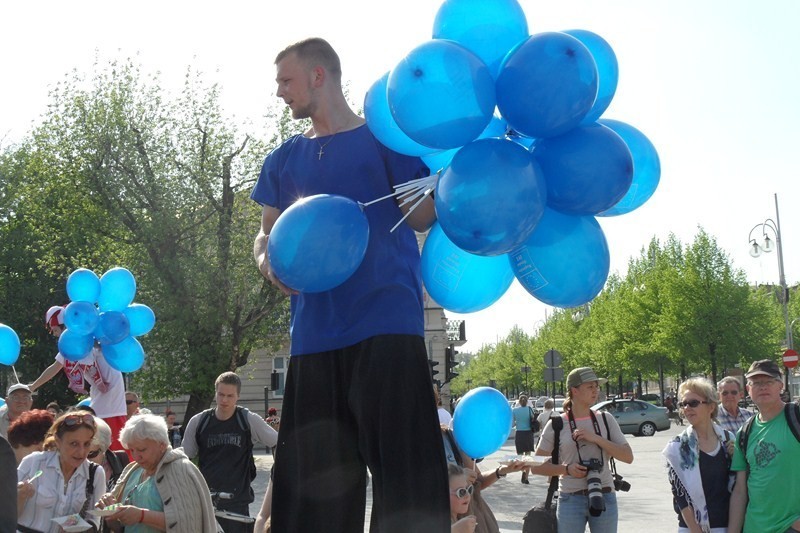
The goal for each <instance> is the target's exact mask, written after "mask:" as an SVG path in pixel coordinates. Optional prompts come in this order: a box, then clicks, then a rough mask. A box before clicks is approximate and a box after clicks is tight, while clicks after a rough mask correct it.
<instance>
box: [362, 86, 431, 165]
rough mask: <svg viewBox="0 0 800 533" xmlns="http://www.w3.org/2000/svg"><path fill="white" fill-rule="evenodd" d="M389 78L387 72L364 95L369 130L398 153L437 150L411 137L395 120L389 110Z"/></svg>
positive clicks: (426, 153) (418, 152) (420, 154)
mask: <svg viewBox="0 0 800 533" xmlns="http://www.w3.org/2000/svg"><path fill="white" fill-rule="evenodd" d="M388 80H389V73H388V72H387V73H386V74H384V75H383V76H381V78H380V79H379V80H377V81H376V82H375V83H373V84H372V87H370V88H369V90H368V91H367V95H366V96H365V97H364V117H365V118H366V119H367V127H368V128H369V131H371V132H372V134H373V135H374V136H375V137H376V138H377V139H378V140H379V141H380V142H381V144H383V145H384V146H387V147H388V148H391V149H392V150H394V151H395V152H397V153H400V154H406V155H415V156H424V155H428V154H432V153H435V152H437V149H436V148H431V147H430V146H423V145H421V144H419V143H417V142H414V141H412V140H411V139H409V137H408V135H406V134H405V133H404V132H403V130H401V129H400V126H398V125H397V122H395V120H394V117H393V116H392V112H391V111H389V100H388V95H387V94H386V85H387V83H388Z"/></svg>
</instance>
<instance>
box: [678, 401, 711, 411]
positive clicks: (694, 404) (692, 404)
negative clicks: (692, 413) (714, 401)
mask: <svg viewBox="0 0 800 533" xmlns="http://www.w3.org/2000/svg"><path fill="white" fill-rule="evenodd" d="M701 403H711V402H701V401H700V400H686V401H685V402H678V407H691V408H692V409H694V408H696V407H697V406H698V405H700V404H701Z"/></svg>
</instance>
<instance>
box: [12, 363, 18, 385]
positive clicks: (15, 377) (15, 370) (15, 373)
mask: <svg viewBox="0 0 800 533" xmlns="http://www.w3.org/2000/svg"><path fill="white" fill-rule="evenodd" d="M11 370H12V371H13V372H14V379H16V380H17V383H19V376H18V375H17V369H16V368H14V365H11Z"/></svg>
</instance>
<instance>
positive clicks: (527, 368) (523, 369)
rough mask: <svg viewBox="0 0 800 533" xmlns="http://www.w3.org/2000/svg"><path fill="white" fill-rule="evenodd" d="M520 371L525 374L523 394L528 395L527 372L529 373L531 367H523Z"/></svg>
mask: <svg viewBox="0 0 800 533" xmlns="http://www.w3.org/2000/svg"><path fill="white" fill-rule="evenodd" d="M520 370H522V371H523V372H525V394H530V391H529V390H528V372H530V371H531V367H529V366H528V365H525V366H523V367H522V368H521V369H520Z"/></svg>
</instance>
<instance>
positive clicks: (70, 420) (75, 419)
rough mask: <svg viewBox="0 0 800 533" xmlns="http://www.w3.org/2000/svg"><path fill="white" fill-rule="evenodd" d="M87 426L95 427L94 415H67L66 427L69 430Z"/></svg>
mask: <svg viewBox="0 0 800 533" xmlns="http://www.w3.org/2000/svg"><path fill="white" fill-rule="evenodd" d="M80 424H86V425H87V426H89V427H95V424H94V417H93V416H92V415H67V416H66V417H65V418H64V425H65V426H67V427H68V428H71V427H73V426H78V425H80Z"/></svg>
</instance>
